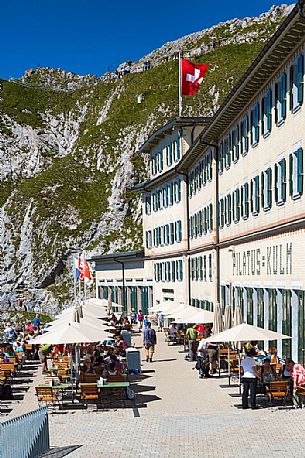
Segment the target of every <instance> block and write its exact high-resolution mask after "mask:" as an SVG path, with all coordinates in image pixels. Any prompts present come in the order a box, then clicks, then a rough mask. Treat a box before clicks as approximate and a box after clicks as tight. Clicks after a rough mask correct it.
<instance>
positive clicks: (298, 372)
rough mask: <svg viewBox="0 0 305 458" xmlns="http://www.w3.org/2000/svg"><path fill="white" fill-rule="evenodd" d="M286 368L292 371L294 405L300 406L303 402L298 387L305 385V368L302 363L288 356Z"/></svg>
mask: <svg viewBox="0 0 305 458" xmlns="http://www.w3.org/2000/svg"><path fill="white" fill-rule="evenodd" d="M285 369H286V371H288V372H290V374H291V380H292V389H293V396H292V401H293V404H294V406H300V405H301V402H300V399H299V396H298V394H297V387H299V386H304V385H305V369H304V367H303V366H302V365H301V364H297V363H295V362H294V361H293V360H292V359H291V358H286V360H285Z"/></svg>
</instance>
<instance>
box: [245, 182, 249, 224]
mask: <svg viewBox="0 0 305 458" xmlns="http://www.w3.org/2000/svg"><path fill="white" fill-rule="evenodd" d="M245 218H249V184H248V183H246V184H245Z"/></svg>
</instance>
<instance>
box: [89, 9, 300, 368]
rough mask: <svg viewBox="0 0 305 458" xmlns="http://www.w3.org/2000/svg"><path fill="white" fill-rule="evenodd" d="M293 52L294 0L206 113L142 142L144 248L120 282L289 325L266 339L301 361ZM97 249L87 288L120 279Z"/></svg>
mask: <svg viewBox="0 0 305 458" xmlns="http://www.w3.org/2000/svg"><path fill="white" fill-rule="evenodd" d="M304 56H305V17H304V6H303V1H300V2H299V3H298V4H297V5H296V6H295V8H294V9H293V10H292V12H291V13H290V15H289V16H288V17H287V19H286V20H285V21H284V23H283V24H282V25H281V27H280V28H279V29H278V30H277V31H276V33H275V34H274V36H273V37H272V38H271V40H270V41H269V42H268V43H267V45H266V46H265V47H264V49H263V50H262V52H261V53H260V54H259V55H258V56H257V58H256V59H255V61H254V62H253V63H252V65H251V66H250V67H249V69H248V70H247V72H246V73H245V74H244V75H243V77H242V78H241V79H240V81H239V82H238V84H237V85H236V86H235V87H234V88H233V90H232V91H231V93H230V94H229V95H228V97H227V98H226V100H225V101H224V103H223V104H222V105H221V106H220V108H219V109H218V111H217V112H216V114H215V116H214V117H213V118H211V119H206V118H177V119H175V120H173V121H172V122H170V123H168V124H167V125H165V126H164V127H163V128H161V129H159V130H158V131H157V132H155V133H154V134H153V135H152V136H151V137H150V138H149V139H148V140H147V142H146V143H145V144H144V145H143V146H142V148H141V149H140V153H142V154H147V153H148V154H149V155H150V170H149V177H148V180H147V181H146V182H145V183H141V184H139V185H137V186H136V190H138V191H141V193H142V202H143V231H144V234H143V235H144V244H145V246H144V251H143V252H138V255H139V256H140V258H141V263H142V264H141V268H140V271H139V270H137V269H135V270H134V272H135V273H134V275H133V274H132V273H131V272H132V269H131V270H130V272H129V274H128V275H129V277H130V279H131V282H133V283H132V285H131V286H134V287H135V286H136V284H135V283H136V280H137V278H138V281H139V285H138V288H143V287H147V288H148V291H149V293H148V295H147V301H146V303H147V305H152V304H155V303H156V302H157V301H160V302H162V301H164V300H173V301H175V302H178V303H184V304H191V305H193V306H195V307H200V308H204V309H208V310H213V307H214V305H215V304H216V303H217V302H219V303H220V304H221V305H222V307H224V306H225V305H226V304H231V305H232V306H233V308H234V307H236V305H239V306H240V307H241V309H242V313H243V318H244V321H245V322H247V323H250V324H254V325H257V326H261V327H264V328H267V329H271V330H275V331H279V332H283V333H284V334H288V335H291V336H292V337H293V338H292V339H291V340H288V339H287V340H284V341H283V342H281V341H278V342H277V343H275V344H276V346H277V348H278V350H279V354H281V355H291V356H292V357H293V359H295V360H296V361H300V362H303V359H304V350H303V349H304V348H305V267H304V253H305V250H304V251H303V249H304V248H303V249H302V246H303V247H304V245H305V201H304V196H303V193H304V178H303V175H304V165H303V156H304V153H303V149H304V146H305V145H304V143H305V107H304V103H305V102H304ZM133 255H134V254H131V257H132V256H133ZM106 256H108V264H107V263H106V260H107V258H106ZM106 256H100V257H95V261H96V266H97V288H100V287H101V282H103V281H104V282H107V279H110V280H112V281H111V282H109V286H111V287H114V286H116V285H115V282H116V283H118V281H120V278H121V277H122V274H121V270H120V269H118V267H116V269H117V271H116V277H115V276H114V275H113V272H114V270H111V269H112V268H113V263H112V264H111V265H110V264H109V256H111V255H106ZM120 256H122V254H120ZM123 256H126V258H125V259H127V258H128V253H125V254H124V255H123ZM103 265H104V266H108V267H107V268H105V269H103V268H102V266H103ZM111 266H112V267H111ZM99 269H100V270H99ZM109 275H110V276H109ZM115 278H116V279H115ZM124 286H125V287H127V281H125V285H124ZM125 289H126V288H125ZM123 290H124V288H123ZM141 291H142V290H141ZM99 294H101V291H99ZM128 294H130V293H128ZM138 294H139V296H138V299H139V298H140V293H138ZM141 294H142V293H141ZM132 303H133V302H132V298H131V297H130V298H129V299H128V298H127V299H126V300H125V302H124V304H125V305H126V306H128V307H130V306H131V304H132ZM137 303H138V305H139V306H142V303H141V301H139V300H137ZM265 345H266V347H268V342H267V343H266V344H265Z"/></svg>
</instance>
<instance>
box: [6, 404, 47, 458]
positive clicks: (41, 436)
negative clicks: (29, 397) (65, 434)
mask: <svg viewBox="0 0 305 458" xmlns="http://www.w3.org/2000/svg"><path fill="white" fill-rule="evenodd" d="M49 448H50V442H49V421H48V409H47V407H42V408H40V409H37V410H34V411H33V412H29V413H26V414H24V415H21V416H20V417H16V418H12V419H11V420H7V421H4V422H0V458H35V457H37V456H39V455H40V454H41V453H44V452H46V451H47V450H48V449H49Z"/></svg>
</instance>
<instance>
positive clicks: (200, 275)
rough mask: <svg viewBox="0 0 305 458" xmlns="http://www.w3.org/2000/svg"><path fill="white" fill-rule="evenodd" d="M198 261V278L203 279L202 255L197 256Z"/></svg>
mask: <svg viewBox="0 0 305 458" xmlns="http://www.w3.org/2000/svg"><path fill="white" fill-rule="evenodd" d="M198 262H199V267H198V269H199V280H200V281H202V280H203V262H202V256H199V258H198Z"/></svg>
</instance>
